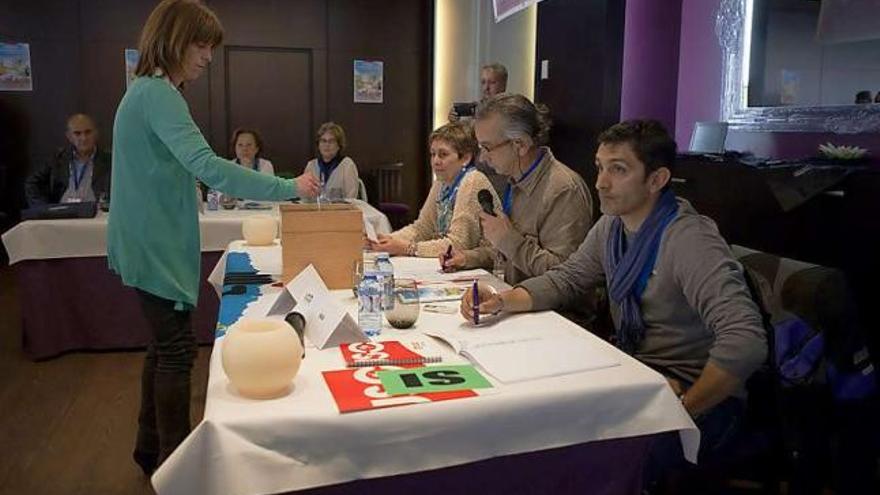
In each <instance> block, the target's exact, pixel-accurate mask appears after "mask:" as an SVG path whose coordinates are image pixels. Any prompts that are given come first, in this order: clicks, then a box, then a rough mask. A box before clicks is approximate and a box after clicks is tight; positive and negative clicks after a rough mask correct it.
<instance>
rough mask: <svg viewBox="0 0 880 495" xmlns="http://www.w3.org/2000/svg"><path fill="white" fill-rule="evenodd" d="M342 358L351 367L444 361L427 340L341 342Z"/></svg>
mask: <svg viewBox="0 0 880 495" xmlns="http://www.w3.org/2000/svg"><path fill="white" fill-rule="evenodd" d="M339 350H340V351H341V352H342V359H343V360H345V365H346V366H347V367H349V368H354V367H363V366H422V365H424V364H427V363H439V362H440V361H442V358H441V357H440V355H439V353H438V350H437V348H436V347H435V346H432V345H431V344H430V343H429V342H428V341H426V340H414V341H411V342H401V341H398V340H386V341H383V342H353V343H348V344H341V345H340V346H339Z"/></svg>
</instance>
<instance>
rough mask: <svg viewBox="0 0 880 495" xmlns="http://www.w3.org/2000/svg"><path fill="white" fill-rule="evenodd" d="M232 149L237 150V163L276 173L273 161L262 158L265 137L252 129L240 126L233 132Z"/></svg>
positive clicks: (269, 173) (260, 170)
mask: <svg viewBox="0 0 880 495" xmlns="http://www.w3.org/2000/svg"><path fill="white" fill-rule="evenodd" d="M232 149H233V150H235V160H234V161H235V163H237V164H239V165H241V166H242V167H247V168H249V169H252V170H256V171H257V172H263V173H264V174H268V175H275V168H274V167H273V166H272V162H270V161H269V160H266V159H265V158H260V152H261V151H262V150H263V139H262V138H261V137H260V134H259V133H258V132H257V131H255V130H252V129H243V128H241V127H239V128H238V129H236V130H235V132H233V133H232Z"/></svg>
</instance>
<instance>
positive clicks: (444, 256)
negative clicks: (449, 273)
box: [440, 244, 452, 271]
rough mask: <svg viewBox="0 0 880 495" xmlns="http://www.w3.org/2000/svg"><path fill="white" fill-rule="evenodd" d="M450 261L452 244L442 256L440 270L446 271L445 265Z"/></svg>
mask: <svg viewBox="0 0 880 495" xmlns="http://www.w3.org/2000/svg"><path fill="white" fill-rule="evenodd" d="M450 259H452V244H450V245H449V247H448V248H446V254H444V255H443V263H441V264H440V269H441V270H443V271H446V263H449V260H450Z"/></svg>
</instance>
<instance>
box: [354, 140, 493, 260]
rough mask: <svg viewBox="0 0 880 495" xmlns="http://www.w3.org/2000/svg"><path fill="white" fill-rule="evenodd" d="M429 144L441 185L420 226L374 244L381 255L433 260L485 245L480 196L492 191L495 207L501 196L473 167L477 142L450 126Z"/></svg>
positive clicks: (424, 209) (434, 191) (431, 196)
mask: <svg viewBox="0 0 880 495" xmlns="http://www.w3.org/2000/svg"><path fill="white" fill-rule="evenodd" d="M428 143H429V146H430V152H431V170H432V171H433V172H434V175H435V176H436V177H437V179H436V180H435V181H434V184H433V185H432V186H431V190H430V191H429V192H428V198H427V199H425V204H424V205H422V209H421V211H419V217H418V218H417V219H416V221H415V222H413V223H411V224H409V225H407V226H406V227H404V228H402V229H400V230H398V231H397V232H393V233H392V234H391V235H383V234H379V239H378V242H373V243H371V247H372V248H373V249H375V250H377V251H385V252H387V253H389V254H392V255H399V254H406V255H409V256H423V257H429V258H434V257H437V256H439V255H444V254H445V253H447V252H449V249H450V248H455V249H472V248H475V247H477V246H479V245H480V244H481V243H484V241H483V239H482V235H481V232H480V220H479V218H480V217H479V216H478V215H477V213H478V212H479V211H480V203H479V201H478V198H477V193H478V192H479V191H481V190H483V189H485V190H488V191H489V193H490V195H491V197H492V201H493V202H494V203H495V204H496V207H497V206H498V196H497V195H496V194H495V191H494V190H493V189H492V185H491V184H490V183H489V181H488V180H487V179H486V177H485V176H484V175H483V174H482V173H481V172H480V171H478V170H477V169H476V167H475V166H474V156H475V155H476V153H477V140H476V138H475V137H474V130H473V128H471V126H470V124H468V123H464V122H451V123H449V124H446V125H443V126H441V127H439V128H437V129H436V130H435V131H434V132H432V133H431V136H430V137H429V138H428Z"/></svg>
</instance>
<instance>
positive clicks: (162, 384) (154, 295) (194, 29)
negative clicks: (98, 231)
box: [107, 0, 318, 474]
mask: <svg viewBox="0 0 880 495" xmlns="http://www.w3.org/2000/svg"><path fill="white" fill-rule="evenodd" d="M222 38H223V28H222V26H221V25H220V21H219V20H218V19H217V17H216V16H215V14H214V13H213V12H212V11H211V10H209V9H208V8H207V7H206V6H204V5H203V4H202V3H200V2H198V1H197V0H163V1H162V2H161V3H160V4H159V5H158V6H156V8H155V9H154V10H153V12H152V13H151V14H150V16H149V18H148V19H147V22H146V24H145V25H144V29H143V32H142V33H141V39H140V44H139V49H140V60H139V62H138V65H137V68H136V70H135V75H136V76H138V77H137V79H135V80H134V82H133V83H132V85H131V86H130V87H129V89H128V91H127V92H126V93H125V96H124V97H123V98H122V101H121V102H120V104H119V108H118V109H117V111H116V119H115V122H114V125H113V172H112V182H111V184H112V185H111V188H112V189H111V198H113V199H112V207H111V214H110V220H109V225H108V229H107V257H108V260H109V263H110V269H111V270H113V271H115V272H116V273H118V274H119V275H120V276H121V277H122V281H123V283H124V284H125V285H128V286H131V287H134V288H135V289H136V290H137V292H138V295H139V297H140V299H141V307H142V308H143V312H144V315H145V316H146V319H147V321H148V322H149V325H150V329H151V331H152V333H153V335H152V339H151V342H150V344H149V346H148V348H147V355H146V358H145V360H144V369H143V375H142V379H141V409H140V413H139V417H138V436H137V443H136V445H135V450H134V459H135V461H136V462H137V463H138V464H139V465H140V467H141V469H143V471H144V472H145V473H147V474H150V473H152V471H153V470H155V468H156V467H157V466H158V465H159V463H161V462H162V461H163V460H164V459H165V458H167V457H168V455H169V454H170V453H171V452H172V451H173V450H174V448H175V447H176V446H177V445H178V444H179V443H180V442H181V441H182V440H183V439H184V438H185V437H186V435H187V434H188V433H189V431H190V422H189V405H190V370H191V368H192V364H193V360H194V358H195V353H196V342H195V335H194V334H193V330H192V325H191V323H190V313H191V310H192V308H193V307H194V306H195V304H196V301H197V299H198V292H199V273H200V264H201V253H200V241H199V220H198V205H197V201H198V199H197V197H196V193H195V191H196V185H195V184H196V179H199V180H201V181H202V182H204V183H205V184H207V185H208V186H209V187H211V188H214V189H218V190H220V191H223V192H225V193H229V194H231V195H233V196H236V197H239V198H248V199H258V200H260V199H262V200H285V199H290V198H294V197H297V196H314V195H315V194H316V193H317V190H318V183H317V181H316V179H315V178H314V176H312V175H310V174H305V175H302V176H300V177H298V178H296V179H294V180H286V179H281V178H277V177H272V176H269V175H266V174H261V173H259V172H255V171H253V170H249V169H246V168H243V167H240V166H238V165H236V164H235V163H233V162H231V161H228V160H225V159H223V158H220V157H219V156H217V154H215V153H214V151H213V150H212V149H211V147H210V146H209V145H208V143H207V142H206V141H205V138H204V137H203V136H202V133H201V131H199V128H198V127H197V126H196V124H195V122H193V119H192V116H191V115H190V112H189V107H188V106H187V104H186V101H185V100H184V99H183V96H182V95H181V94H180V89H181V88H182V86H183V85H184V83H186V82H189V81H193V80H195V79H197V78H198V77H199V76H200V75H201V74H202V72H203V71H204V69H205V68H206V67H207V65H208V64H209V63H210V62H211V52H212V50H213V48H214V47H215V46H217V45H219V44H220V42H221V41H222Z"/></svg>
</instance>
